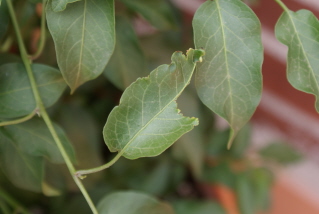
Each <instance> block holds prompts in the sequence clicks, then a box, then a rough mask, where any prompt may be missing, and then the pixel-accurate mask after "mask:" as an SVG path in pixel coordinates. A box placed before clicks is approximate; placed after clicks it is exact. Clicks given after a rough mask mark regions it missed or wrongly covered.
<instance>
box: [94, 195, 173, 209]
mask: <svg viewBox="0 0 319 214" xmlns="http://www.w3.org/2000/svg"><path fill="white" fill-rule="evenodd" d="M97 208H98V211H99V212H100V213H103V214H123V213H129V214H174V213H175V212H174V211H173V209H172V207H171V206H170V205H169V204H167V203H164V202H161V201H158V200H157V199H155V198H153V197H151V196H149V195H147V194H144V193H139V192H132V191H126V192H115V193H112V194H110V195H107V196H106V197H104V198H102V200H101V201H100V202H99V204H98V207H97Z"/></svg>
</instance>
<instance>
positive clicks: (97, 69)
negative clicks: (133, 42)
mask: <svg viewBox="0 0 319 214" xmlns="http://www.w3.org/2000/svg"><path fill="white" fill-rule="evenodd" d="M47 22H48V27H49V30H50V32H51V35H52V37H53V40H54V43H55V47H56V52H57V61H58V64H59V68H60V70H61V72H62V75H63V77H64V79H65V80H66V82H67V84H68V85H69V86H70V88H71V92H72V93H73V92H74V91H75V89H76V88H78V87H79V86H80V85H82V84H83V83H85V82H87V81H89V80H92V79H95V78H96V77H98V76H99V75H100V74H101V73H102V72H103V70H104V68H105V66H106V64H107V62H108V61H109V59H110V57H111V55H112V53H113V49H114V45H115V29H114V5H113V0H82V1H78V2H74V3H72V4H69V5H68V7H67V8H66V9H65V10H64V11H61V12H58V13H56V12H54V11H53V9H52V3H51V4H50V2H49V4H48V6H47Z"/></svg>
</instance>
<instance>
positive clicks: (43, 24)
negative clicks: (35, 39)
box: [30, 0, 47, 60]
mask: <svg viewBox="0 0 319 214" xmlns="http://www.w3.org/2000/svg"><path fill="white" fill-rule="evenodd" d="M46 3H47V0H42V14H41V35H40V40H39V46H38V49H37V51H36V52H35V53H34V54H33V55H31V56H30V58H31V59H32V60H35V59H37V58H38V57H39V56H40V55H41V54H42V52H43V49H44V45H45V38H46V18H45V7H46Z"/></svg>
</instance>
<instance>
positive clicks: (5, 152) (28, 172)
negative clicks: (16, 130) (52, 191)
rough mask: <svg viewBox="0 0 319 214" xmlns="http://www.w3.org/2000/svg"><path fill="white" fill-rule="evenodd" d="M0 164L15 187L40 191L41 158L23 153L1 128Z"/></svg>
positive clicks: (42, 163)
mask: <svg viewBox="0 0 319 214" xmlns="http://www.w3.org/2000/svg"><path fill="white" fill-rule="evenodd" d="M0 166H1V169H2V170H3V171H4V173H5V174H6V175H7V177H8V178H9V180H10V181H11V182H12V183H13V184H14V185H16V186H17V187H20V188H23V189H27V190H31V191H34V192H41V190H42V186H41V184H42V180H43V173H44V172H43V168H44V161H43V158H42V157H35V156H32V155H29V154H27V153H25V152H24V151H23V149H21V148H20V147H19V145H17V143H16V142H15V141H14V140H13V139H12V138H11V137H10V135H8V133H6V132H5V131H4V130H3V129H0Z"/></svg>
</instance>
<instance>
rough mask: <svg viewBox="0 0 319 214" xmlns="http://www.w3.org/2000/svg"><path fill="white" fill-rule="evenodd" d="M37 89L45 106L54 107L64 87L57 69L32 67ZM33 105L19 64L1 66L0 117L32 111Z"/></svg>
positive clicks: (25, 77) (22, 66) (43, 66)
mask: <svg viewBox="0 0 319 214" xmlns="http://www.w3.org/2000/svg"><path fill="white" fill-rule="evenodd" d="M32 70H33V72H34V75H35V79H36V82H37V84H38V85H37V87H38V89H39V91H40V95H41V98H42V100H43V103H44V105H45V107H49V106H51V105H53V104H54V103H55V102H56V101H57V100H58V99H59V97H60V96H61V95H62V93H63V91H64V89H65V87H66V84H65V82H64V80H63V78H62V75H61V73H60V71H59V70H57V69H55V68H52V67H49V66H46V65H41V64H32ZM35 108H36V102H35V100H34V96H33V93H32V89H31V85H30V82H29V78H28V75H27V72H26V70H25V67H24V65H23V64H22V63H9V64H4V65H1V66H0V118H13V117H20V116H24V115H27V114H29V113H31V112H32V111H34V110H35Z"/></svg>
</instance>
